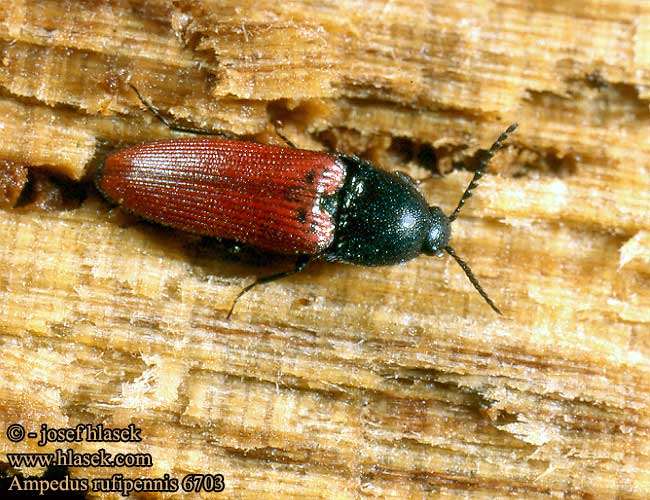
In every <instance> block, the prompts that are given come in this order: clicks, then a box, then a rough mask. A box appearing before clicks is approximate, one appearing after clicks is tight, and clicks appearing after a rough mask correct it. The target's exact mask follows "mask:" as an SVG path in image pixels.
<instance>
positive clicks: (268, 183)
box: [95, 87, 517, 317]
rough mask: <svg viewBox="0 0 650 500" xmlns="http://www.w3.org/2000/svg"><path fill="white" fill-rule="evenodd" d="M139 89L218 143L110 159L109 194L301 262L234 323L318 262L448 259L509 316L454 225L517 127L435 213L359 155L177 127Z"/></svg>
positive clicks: (166, 143) (201, 141) (141, 211)
mask: <svg viewBox="0 0 650 500" xmlns="http://www.w3.org/2000/svg"><path fill="white" fill-rule="evenodd" d="M133 88H134V90H135V91H136V92H137V93H138V96H139V97H140V99H141V100H142V102H143V103H144V104H145V105H146V106H147V107H148V108H149V109H150V110H151V111H152V112H153V113H154V114H155V115H156V116H157V117H158V118H159V119H160V120H162V121H163V123H165V124H166V125H168V126H169V127H170V128H172V129H174V130H178V131H182V132H194V133H202V134H207V135H213V137H194V138H183V139H168V140H160V141H155V142H148V143H144V144H138V145H135V146H131V147H128V148H126V149H123V150H120V151H117V152H115V153H113V154H111V155H109V156H108V157H107V158H106V159H105V161H104V163H103V166H101V167H100V168H99V169H98V173H97V175H96V177H95V184H96V186H97V188H98V190H99V191H100V192H101V193H102V194H103V195H104V197H106V198H107V199H108V200H109V201H111V202H113V203H115V204H117V205H119V206H120V207H122V208H124V209H126V210H127V211H129V212H132V213H134V214H136V215H138V216H140V217H143V218H144V219H147V220H149V221H152V222H156V223H159V224H163V225H166V226H170V227H173V228H176V229H181V230H183V231H187V232H191V233H195V234H199V235H204V236H210V237H217V238H221V239H225V240H233V241H235V242H238V243H243V244H246V245H251V246H253V247H257V248H259V249H261V250H264V251H270V252H273V253H279V254H287V255H295V256H297V259H296V265H295V268H293V269H291V270H288V271H283V272H280V273H276V274H272V275H270V276H266V277H262V278H258V279H257V280H256V281H255V282H253V283H252V284H250V285H248V286H246V287H245V288H243V289H242V290H241V291H240V292H239V294H238V295H237V296H236V298H235V300H234V301H233V304H232V307H231V309H230V311H229V313H228V317H230V315H231V314H232V311H233V309H234V306H235V304H236V303H237V301H238V300H239V298H240V297H241V296H242V295H243V294H244V293H246V292H247V291H248V290H250V289H251V288H252V287H253V286H255V285H258V284H261V283H268V282H270V281H273V280H276V279H279V278H282V277H285V276H289V275H291V274H294V273H297V272H300V271H302V270H303V269H304V268H305V266H306V265H307V264H308V262H309V261H310V260H311V259H312V258H323V259H326V260H328V261H332V262H344V263H349V264H358V265H365V266H383V265H393V264H401V263H403V262H406V261H408V260H411V259H413V258H415V257H417V256H418V255H420V254H425V255H435V256H437V257H442V256H444V254H445V253H447V254H449V255H450V256H451V257H453V259H454V260H455V261H456V262H457V263H458V264H459V265H460V267H461V268H462V269H463V271H464V272H465V274H466V275H467V277H468V279H469V281H470V282H471V283H472V285H473V286H474V288H475V289H476V290H477V291H478V293H479V294H480V295H481V297H483V299H484V300H485V301H486V302H487V304H488V305H489V306H490V307H491V308H492V309H493V310H494V311H495V312H496V313H498V314H502V313H501V311H500V310H499V309H498V308H497V306H496V305H495V304H494V302H493V301H492V299H490V297H489V296H488V294H487V293H486V292H485V291H484V290H483V288H482V287H481V285H480V284H479V282H478V280H477V279H476V277H475V276H474V274H473V273H472V271H471V269H470V268H469V266H468V265H467V264H466V263H465V262H464V261H463V260H462V259H461V258H460V257H458V255H456V252H455V251H454V250H453V248H452V247H451V246H449V240H450V237H451V223H452V222H453V221H454V220H456V218H457V217H458V214H459V213H460V211H461V209H462V208H463V206H464V204H465V202H466V201H467V200H468V199H469V198H470V197H471V196H472V191H473V190H474V189H475V188H476V187H477V185H478V181H479V179H480V178H481V177H482V176H483V174H484V172H485V170H486V169H487V167H488V164H489V161H490V159H491V158H492V157H493V156H494V154H495V153H496V152H497V151H498V150H499V149H500V148H501V147H502V143H503V142H504V141H505V140H506V139H507V137H508V136H509V134H511V133H512V132H513V131H514V130H515V129H516V127H517V124H516V123H515V124H512V125H510V126H509V127H508V128H507V129H506V130H505V131H504V132H503V133H502V134H501V135H500V136H499V138H498V139H497V140H496V141H495V142H494V144H493V145H492V147H491V148H490V149H489V150H488V151H486V152H485V154H484V155H483V158H482V159H481V161H480V164H479V167H478V169H477V170H476V171H475V173H474V176H473V178H472V180H471V181H470V183H469V185H468V186H467V188H466V189H465V192H464V193H463V195H462V196H461V198H460V201H459V202H458V205H457V207H456V209H455V210H454V211H453V213H452V214H451V215H449V216H447V215H445V213H444V212H443V211H442V210H441V209H440V208H439V207H437V206H429V204H428V203H427V201H426V200H425V198H424V196H423V194H422V193H421V191H420V190H419V189H418V187H417V183H416V181H414V180H413V179H412V178H411V177H409V176H408V175H406V174H404V173H401V172H394V173H388V172H386V171H384V170H381V169H379V168H377V167H375V166H374V165H372V164H371V163H370V162H368V161H365V160H363V159H361V158H359V157H357V156H349V155H339V154H329V153H325V152H317V151H308V150H302V149H297V148H295V147H293V145H292V144H291V143H289V145H290V147H285V146H274V145H267V144H259V143H255V142H247V141H242V140H236V139H232V138H221V137H219V138H218V137H214V135H215V134H213V133H206V132H205V131H201V130H196V129H190V128H185V127H179V126H175V125H172V124H170V123H169V121H168V120H167V118H166V117H164V116H163V115H162V114H161V113H160V112H159V111H158V109H157V108H155V107H154V106H153V105H151V104H149V103H148V102H147V101H145V100H144V99H143V98H142V96H141V95H140V93H139V92H138V90H137V89H136V88H135V87H133ZM287 142H288V141H287Z"/></svg>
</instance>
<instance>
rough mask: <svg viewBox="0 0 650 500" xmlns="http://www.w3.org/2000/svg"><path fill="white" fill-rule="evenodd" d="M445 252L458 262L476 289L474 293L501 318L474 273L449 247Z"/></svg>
mask: <svg viewBox="0 0 650 500" xmlns="http://www.w3.org/2000/svg"><path fill="white" fill-rule="evenodd" d="M445 252H447V253H448V254H449V255H451V256H452V257H453V258H454V260H455V261H456V262H458V265H459V266H460V267H461V268H462V269H463V271H465V275H466V276H467V278H468V279H469V281H470V282H471V283H472V285H474V288H476V291H477V292H478V293H480V294H481V297H483V298H484V299H485V302H487V303H488V305H489V306H490V307H491V308H492V310H493V311H494V312H495V313H497V314H499V315H501V316H503V313H502V312H501V311H500V310H499V308H498V307H497V306H496V305H494V302H492V299H491V298H490V297H488V294H487V293H486V292H485V290H483V287H482V286H481V284H480V283H479V282H478V280H477V279H476V277H475V276H474V273H472V270H471V269H470V268H469V266H468V265H467V264H466V263H465V261H464V260H463V259H461V258H460V257H459V256H458V255H456V252H455V251H454V249H453V248H451V247H445Z"/></svg>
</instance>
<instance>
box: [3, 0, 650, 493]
mask: <svg viewBox="0 0 650 500" xmlns="http://www.w3.org/2000/svg"><path fill="white" fill-rule="evenodd" d="M649 26H650V5H648V4H647V3H646V2H638V1H625V0H609V1H589V0H564V1H552V2H547V1H541V0H540V1H501V2H488V1H475V2H432V1H431V2H426V1H424V0H422V1H412V0H408V1H406V0H404V1H402V0H397V1H392V0H384V1H367V2H353V1H327V2H322V1H310V0H301V1H300V0H296V1H288V2H275V1H267V0H262V1H255V2H253V1H250V2H249V1H231V0H220V1H217V0H212V1H208V0H205V1H203V0H196V1H185V0H179V1H176V2H173V3H172V2H169V3H168V2H162V1H160V2H159V1H147V2H144V1H136V0H132V1H119V0H115V1H113V2H108V1H106V2H103V1H90V0H88V1H82V2H78V1H76V0H69V1H64V0H50V1H45V0H36V1H34V0H29V1H27V0H22V1H21V0H11V1H8V2H3V4H2V6H0V89H1V91H0V130H1V137H2V139H1V140H0V160H3V161H4V162H5V163H3V169H4V171H5V172H7V173H5V174H4V175H3V176H2V178H3V183H4V184H7V183H8V181H7V180H6V179H8V178H12V179H13V181H12V182H13V184H12V185H14V186H16V185H18V186H19V187H18V188H12V189H13V190H12V191H11V192H13V193H15V192H16V191H18V192H19V191H20V186H22V185H23V184H22V183H23V181H24V179H25V178H26V170H24V169H23V168H22V167H25V166H26V167H29V168H30V170H31V172H32V175H35V173H36V174H37V173H38V172H47V173H48V175H51V174H55V175H56V176H58V177H59V178H67V179H70V180H71V181H72V182H73V185H74V184H75V183H77V182H80V183H83V182H87V179H88V178H89V176H90V175H92V171H93V169H94V168H95V166H96V164H97V161H99V160H100V159H101V156H102V154H105V151H106V150H107V149H110V148H113V147H117V146H118V145H120V144H130V143H136V142H139V141H143V140H148V139H154V138H160V137H167V136H169V135H171V134H170V132H169V131H168V130H166V129H165V128H164V127H163V126H161V125H160V124H159V123H157V122H156V120H155V119H154V118H152V116H151V115H150V114H149V113H148V112H146V110H144V109H143V108H142V106H141V104H140V102H139V101H138V99H137V97H136V96H135V95H134V93H133V92H132V91H131V90H130V88H129V86H128V84H129V83H132V84H134V85H136V86H137V87H138V88H139V89H141V90H142V92H143V93H144V94H145V95H146V96H147V97H148V98H149V99H151V101H153V102H154V103H155V104H156V105H157V106H158V107H160V108H161V110H163V111H164V112H165V113H166V114H168V115H170V116H173V117H174V118H175V119H177V120H179V121H184V122H185V123H188V124H191V125H193V126H198V127H204V128H214V129H218V130H227V131H228V132H230V133H234V134H245V135H246V137H248V138H257V139H259V140H270V139H274V140H276V141H277V137H274V134H273V122H274V121H276V120H280V121H281V122H282V124H281V125H280V128H281V129H282V131H283V133H284V134H285V135H287V136H288V137H289V138H290V139H291V140H292V141H294V142H295V143H296V144H297V145H299V146H301V147H305V148H311V149H327V150H339V151H345V152H348V153H357V154H360V155H362V156H364V157H366V158H369V159H371V160H373V161H374V162H375V163H377V164H378V165H380V166H381V167H383V168H386V169H396V168H399V169H401V170H403V171H405V172H408V173H409V174H411V175H413V176H414V177H427V176H428V175H429V173H430V171H431V167H433V170H434V171H436V162H435V161H432V160H431V158H432V155H433V154H435V157H436V158H437V160H438V162H437V168H438V169H439V170H440V171H442V172H444V173H445V174H447V175H445V176H444V177H443V178H437V179H434V180H432V181H427V182H426V183H424V184H423V186H422V189H423V190H424V192H425V193H426V195H427V198H428V199H429V200H432V203H433V204H438V205H440V206H441V207H442V208H443V209H444V210H445V211H447V212H449V211H451V210H452V209H453V208H454V206H455V203H456V202H457V200H458V197H459V196H460V193H461V192H462V189H463V188H464V186H465V185H466V183H467V182H468V180H469V178H470V177H471V173H470V172H468V171H467V170H466V169H465V168H464V167H463V166H462V164H461V163H460V162H462V161H468V162H469V163H470V164H472V163H473V164H475V161H473V160H475V157H474V155H475V153H476V152H477V151H478V149H479V148H486V147H488V146H489V144H490V143H491V142H492V141H493V140H494V139H495V138H496V136H497V135H498V134H499V133H500V132H501V131H502V130H503V129H504V128H505V126H506V125H507V124H509V123H511V122H513V121H517V122H519V124H520V129H519V130H518V131H517V133H516V134H515V135H514V136H513V137H512V139H511V140H510V141H509V142H508V144H509V145H508V147H507V148H506V149H505V150H504V151H503V152H502V153H501V154H500V155H499V156H498V157H497V158H496V159H495V161H494V163H493V166H492V170H491V174H492V175H488V176H486V177H485V178H484V180H483V182H482V183H481V186H480V188H479V189H478V190H477V191H476V194H475V196H474V197H473V198H472V200H471V201H470V202H469V203H468V205H467V207H466V209H465V210H464V212H463V214H462V215H461V217H460V218H459V219H458V220H457V221H456V222H454V226H453V240H452V243H453V245H454V247H455V248H456V250H457V252H458V254H459V255H461V256H462V257H463V258H465V259H466V260H467V261H468V262H469V263H470V265H471V266H472V268H473V270H474V271H475V273H476V275H477V277H478V278H479V280H480V281H481V283H482V284H483V286H484V287H485V288H486V290H487V291H488V292H489V293H490V295H491V296H492V298H493V299H494V300H495V302H496V303H497V304H498V305H499V307H500V308H501V309H502V310H503V311H504V312H505V316H504V317H497V316H496V315H495V314H493V313H492V311H491V310H490V309H489V308H488V307H487V306H486V305H485V303H484V302H483V301H482V300H481V298H480V297H479V296H478V294H477V293H476V292H475V291H474V290H473V288H472V287H471V285H470V283H469V282H468V281H467V279H466V278H465V276H464V275H463V273H462V271H461V270H460V269H459V268H458V266H457V265H456V264H455V263H454V262H453V261H452V260H451V259H449V258H447V259H444V260H439V259H435V258H427V257H421V258H419V259H417V260H415V261H413V262H411V263H408V264H406V265H403V266H397V267H387V268H360V267H353V266H345V265H333V264H326V263H317V264H315V265H313V266H311V267H310V268H308V270H307V271H306V272H304V273H302V274H300V275H298V276H295V277H291V278H288V279H285V280H282V281H278V282H276V283H272V284H269V285H265V286H260V287H258V288H256V289H255V290H253V291H252V292H251V293H249V294H248V295H245V296H244V297H243V298H242V300H241V301H240V302H239V304H238V305H237V307H236V309H235V311H234V314H233V316H232V318H231V319H230V320H227V319H226V314H227V311H228V309H229V307H230V304H231V301H232V300H233V298H234V296H235V295H236V294H237V292H238V291H239V290H240V289H241V288H242V287H243V286H245V285H246V284H248V283H250V282H251V280H252V279H253V278H254V276H255V275H257V274H262V273H264V272H268V270H269V267H268V266H267V267H264V268H258V267H255V266H252V265H249V264H247V263H241V262H236V261H234V260H233V259H232V258H229V257H228V256H224V255H222V254H221V253H219V252H218V251H215V250H213V249H212V248H211V247H210V246H209V245H208V246H207V247H206V246H205V245H203V244H200V243H198V242H196V241H195V240H194V239H192V238H190V237H186V236H184V235H179V234H178V233H175V232H173V231H171V230H167V229H161V228H158V227H154V226H151V225H146V224H142V223H139V222H138V221H137V220H135V219H132V218H129V217H125V216H123V215H121V214H119V213H117V212H116V211H111V210H110V208H109V207H108V205H107V204H106V203H105V202H104V201H102V200H101V199H100V198H99V197H98V195H97V193H96V192H93V191H92V190H91V191H89V196H88V198H87V199H86V200H85V201H84V202H83V203H82V204H81V205H80V206H78V207H76V208H70V207H69V206H67V208H66V209H60V208H56V209H49V210H43V209H42V208H39V206H40V207H43V206H50V207H52V206H54V207H60V206H63V205H65V204H61V203H49V204H48V203H46V201H47V200H45V201H43V197H45V198H47V196H46V195H43V196H42V197H41V198H40V201H41V203H38V202H37V203H31V204H30V203H27V205H26V206H24V207H22V208H17V209H5V210H3V211H1V212H0V243H1V244H0V347H1V349H2V356H1V357H0V382H1V383H0V424H2V425H1V430H2V433H3V435H2V439H0V451H1V452H2V455H0V463H6V462H5V454H6V453H14V452H27V451H32V452H49V451H53V450H54V449H56V448H57V447H62V446H63V445H57V444H52V445H49V446H47V447H44V448H42V447H38V446H37V445H36V442H35V440H26V441H23V442H21V443H12V442H10V441H9V440H8V439H6V438H5V437H4V432H5V428H6V427H7V426H8V425H9V424H10V423H15V422H18V423H21V424H22V425H24V426H25V427H26V428H27V429H28V430H38V426H39V425H40V424H41V423H47V424H48V425H50V426H53V427H73V426H75V425H77V424H78V423H93V424H96V423H103V424H104V425H106V426H109V427H125V426H127V425H128V424H135V425H137V426H139V427H140V428H142V437H143V440H142V442H140V443H130V444H115V443H87V442H83V443H78V444H75V445H74V446H73V447H74V448H75V449H76V450H77V451H80V452H92V451H95V450H97V449H98V448H101V447H104V448H106V449H107V451H109V452H110V453H118V452H124V451H139V452H145V453H150V454H151V455H152V458H153V467H149V468H131V469H128V468H122V469H111V468H72V469H70V474H71V475H72V477H77V478H89V479H92V478H97V477H107V476H108V477H110V476H111V475H112V474H114V473H122V474H123V475H124V476H125V477H128V478H137V477H162V476H163V475H164V474H170V475H171V476H172V477H176V478H179V479H180V478H182V477H183V476H184V475H185V474H188V473H222V474H223V475H224V477H225V482H226V490H225V491H224V492H223V493H221V494H215V493H211V494H204V495H190V496H188V497H190V498H199V497H204V498H217V497H219V498H232V499H235V498H236V499H246V498H252V499H259V498H296V499H298V498H300V499H303V498H339V499H347V498H350V499H353V498H395V499H405V498H440V499H454V498H464V499H501V498H504V499H505V498H525V499H550V498H568V499H640V500H641V499H647V498H649V497H650V438H649V437H648V434H649V426H650V397H649V396H650V210H649V208H650V180H649V179H650V140H649V138H650V108H649V102H650V28H649ZM6 162H9V163H6ZM47 186H48V184H46V189H45V191H47ZM12 196H13V195H11V196H8V198H7V199H10V200H14V201H15V197H13V198H12ZM60 197H63V198H65V194H63V195H61V196H60ZM55 198H56V197H55ZM48 199H49V198H48ZM55 201H56V200H55ZM59 201H60V200H59ZM5 204H12V203H9V202H7V203H5ZM63 447H64V448H66V447H68V445H65V446H63ZM22 472H24V473H38V472H39V470H31V469H29V470H24V471H22ZM134 496H135V497H138V498H145V497H146V498H152V496H147V495H144V494H140V495H134ZM162 496H163V497H164V498H172V497H176V496H179V497H180V496H183V495H181V493H178V494H166V495H162ZM100 497H104V498H107V497H106V496H103V495H99V494H97V498H100ZM153 497H155V495H153ZM114 498H119V495H118V494H115V496H114Z"/></svg>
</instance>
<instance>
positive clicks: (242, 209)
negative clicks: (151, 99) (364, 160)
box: [97, 138, 346, 254]
mask: <svg viewBox="0 0 650 500" xmlns="http://www.w3.org/2000/svg"><path fill="white" fill-rule="evenodd" d="M345 176H346V167H345V165H344V164H343V163H342V162H340V161H338V160H337V159H336V158H334V157H332V156H330V155H328V154H325V153H320V152H315V151H304V150H299V149H290V148H283V147H277V146H269V145H265V144H264V145H262V144H257V143H253V142H243V141H234V140H227V139H216V138H195V139H175V140H167V141H157V142H150V143H145V144H140V145H137V146H133V147H131V148H127V149H124V150H121V151H118V152H116V153H114V154H112V155H110V156H109V157H108V158H107V159H106V161H105V162H104V166H103V169H102V171H101V172H100V175H99V177H98V180H97V185H98V188H99V189H100V190H101V191H102V193H103V194H104V195H105V196H106V197H108V198H109V199H112V200H113V201H114V202H116V203H117V204H118V205H120V206H122V207H124V208H125V209H127V210H129V211H131V212H134V213H135V214H137V215H140V216H142V217H144V218H146V219H148V220H151V221H153V222H158V223H161V224H164V225H167V226H171V227H175V228H178V229H182V230H184V231H189V232H193V233H197V234H202V235H207V236H215V237H220V238H225V239H231V240H235V241H239V242H242V243H247V244H250V245H252V246H256V247H259V248H262V249H265V250H271V251H274V252H279V253H288V254H318V253H321V252H323V251H324V250H325V249H327V248H328V247H329V246H330V245H331V243H332V241H333V238H334V229H335V215H336V204H337V203H336V196H335V195H336V194H337V192H338V191H339V190H340V189H341V188H342V186H343V183H344V180H345Z"/></svg>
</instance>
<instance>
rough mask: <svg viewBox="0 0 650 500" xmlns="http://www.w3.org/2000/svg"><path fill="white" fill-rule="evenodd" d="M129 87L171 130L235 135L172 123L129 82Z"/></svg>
mask: <svg viewBox="0 0 650 500" xmlns="http://www.w3.org/2000/svg"><path fill="white" fill-rule="evenodd" d="M129 85H130V86H131V88H132V89H133V90H134V91H135V93H136V94H137V95H138V98H139V99H140V102H142V104H144V105H145V106H146V107H147V109H148V110H149V111H151V112H152V113H153V114H154V116H155V117H156V118H158V119H159V120H160V121H161V122H162V123H163V124H164V125H165V126H166V127H167V128H168V129H169V130H173V131H174V132H184V133H188V134H196V135H212V136H219V137H225V138H226V139H234V138H235V136H233V135H230V134H227V133H225V132H214V131H210V130H203V129H200V128H194V127H184V126H182V125H177V124H175V123H172V122H171V121H170V120H169V118H167V117H166V116H165V115H163V114H162V113H161V112H160V110H159V109H158V108H157V107H156V106H154V105H153V104H151V103H150V102H149V101H147V100H146V99H145V98H144V97H142V94H141V93H140V91H139V90H138V89H137V87H135V86H134V85H132V84H129Z"/></svg>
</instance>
